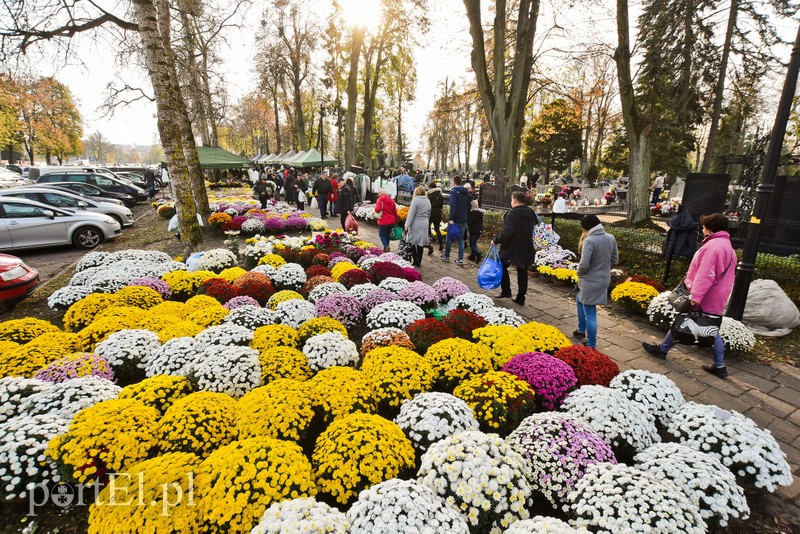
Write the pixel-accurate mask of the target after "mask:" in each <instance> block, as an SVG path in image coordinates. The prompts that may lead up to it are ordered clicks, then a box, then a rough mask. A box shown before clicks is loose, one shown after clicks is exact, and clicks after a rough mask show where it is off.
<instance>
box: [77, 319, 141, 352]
mask: <svg viewBox="0 0 800 534" xmlns="http://www.w3.org/2000/svg"><path fill="white" fill-rule="evenodd" d="M135 324H136V321H135V320H134V319H130V318H126V317H107V318H105V319H96V320H95V321H94V322H92V324H90V325H89V326H87V327H86V328H84V329H83V330H81V331H80V332H78V339H79V341H80V349H81V350H83V351H85V352H94V348H95V346H97V344H98V343H100V342H101V341H105V340H106V339H108V336H110V335H111V334H113V333H114V332H119V331H120V330H126V329H129V328H133V325H135Z"/></svg>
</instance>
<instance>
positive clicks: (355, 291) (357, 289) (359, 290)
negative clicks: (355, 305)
mask: <svg viewBox="0 0 800 534" xmlns="http://www.w3.org/2000/svg"><path fill="white" fill-rule="evenodd" d="M376 287H378V286H376V285H375V284H370V283H366V284H358V285H355V286H353V287H351V288H350V290H349V293H350V294H351V295H352V296H354V297H355V298H357V299H358V300H364V297H366V296H367V294H368V293H369V292H370V291H372V290H373V289H375V288H376Z"/></svg>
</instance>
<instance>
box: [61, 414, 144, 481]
mask: <svg viewBox="0 0 800 534" xmlns="http://www.w3.org/2000/svg"><path fill="white" fill-rule="evenodd" d="M158 417H159V414H158V412H157V411H156V410H155V409H154V408H151V407H149V406H145V405H144V404H142V403H141V402H139V401H136V400H132V399H114V400H108V401H104V402H100V403H98V404H95V405H94V406H91V407H89V408H86V409H85V410H82V411H80V412H79V413H78V414H77V415H76V416H75V418H74V419H73V420H72V423H70V425H69V430H67V433H66V434H62V435H60V436H56V437H55V438H53V439H52V440H51V441H50V447H49V448H48V450H47V452H46V454H47V456H49V457H50V458H52V459H54V460H55V461H56V462H58V463H59V464H60V465H62V466H63V467H64V469H65V471H66V472H67V473H70V474H71V477H70V478H71V479H74V480H76V481H77V482H85V483H88V484H91V483H93V482H94V480H95V477H96V476H97V475H98V474H100V473H103V472H108V471H110V472H116V473H119V472H122V471H124V469H125V467H127V466H131V465H133V464H135V463H136V462H139V461H140V460H143V459H145V458H146V457H147V455H148V454H149V453H150V450H151V449H152V448H153V446H154V445H155V444H156V437H155V436H156V428H157V424H158Z"/></svg>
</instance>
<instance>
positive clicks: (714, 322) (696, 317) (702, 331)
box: [670, 310, 722, 346]
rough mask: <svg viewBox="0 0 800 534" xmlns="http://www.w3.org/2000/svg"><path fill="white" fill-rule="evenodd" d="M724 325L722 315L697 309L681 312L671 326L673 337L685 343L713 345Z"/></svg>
mask: <svg viewBox="0 0 800 534" xmlns="http://www.w3.org/2000/svg"><path fill="white" fill-rule="evenodd" d="M721 326H722V316H721V315H714V314H711V313H705V312H703V310H696V311H692V312H690V313H679V314H678V315H677V316H676V317H675V320H674V321H673V322H672V326H670V331H671V332H672V337H673V338H674V339H675V341H676V342H678V343H681V344H684V345H694V344H695V343H697V344H699V345H703V346H711V345H712V344H713V343H714V339H716V337H717V334H719V329H720V327H721Z"/></svg>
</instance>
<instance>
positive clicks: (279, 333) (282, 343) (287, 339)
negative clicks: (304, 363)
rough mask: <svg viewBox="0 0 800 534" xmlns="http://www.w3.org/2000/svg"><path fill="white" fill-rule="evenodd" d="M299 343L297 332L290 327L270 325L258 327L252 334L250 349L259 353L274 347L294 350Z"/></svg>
mask: <svg viewBox="0 0 800 534" xmlns="http://www.w3.org/2000/svg"><path fill="white" fill-rule="evenodd" d="M299 343H300V338H299V337H298V335H297V330H295V329H294V328H292V327H291V326H286V325H282V324H270V325H267V326H260V327H258V328H256V330H255V332H253V340H252V341H251V342H250V347H251V348H254V349H256V350H257V351H259V352H263V351H265V350H268V349H271V348H274V347H290V348H293V349H296V348H297V347H298V345H299Z"/></svg>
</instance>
